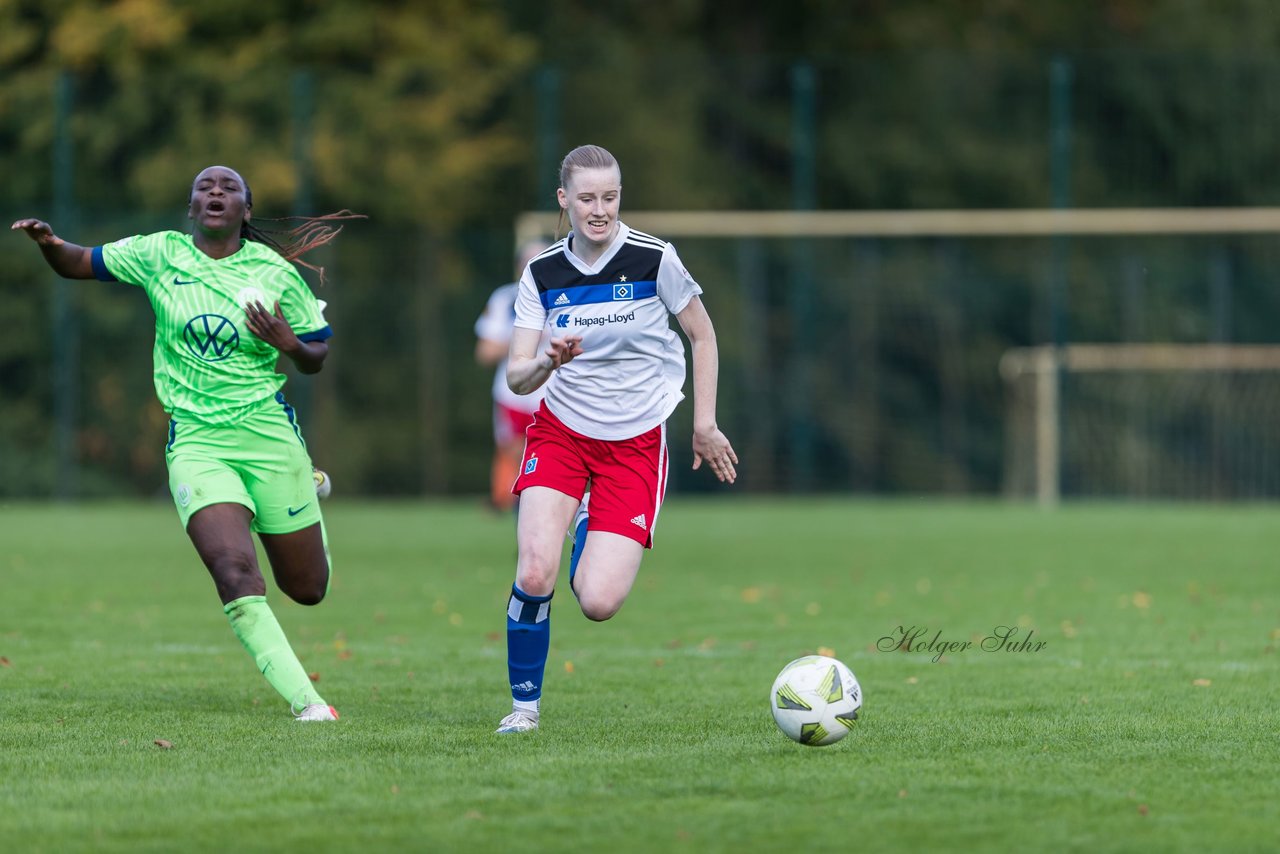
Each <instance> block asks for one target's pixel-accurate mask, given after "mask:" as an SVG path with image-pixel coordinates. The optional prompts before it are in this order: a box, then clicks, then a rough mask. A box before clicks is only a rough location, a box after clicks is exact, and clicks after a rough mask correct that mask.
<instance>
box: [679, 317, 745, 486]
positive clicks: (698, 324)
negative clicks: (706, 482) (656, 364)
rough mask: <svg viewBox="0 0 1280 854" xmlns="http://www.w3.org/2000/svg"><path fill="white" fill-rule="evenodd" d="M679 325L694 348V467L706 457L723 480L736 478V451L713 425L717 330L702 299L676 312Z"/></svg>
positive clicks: (718, 364)
mask: <svg viewBox="0 0 1280 854" xmlns="http://www.w3.org/2000/svg"><path fill="white" fill-rule="evenodd" d="M676 319H677V320H679V321H680V328H681V329H683V330H684V334H685V335H687V336H689V346H690V348H691V349H692V350H693V467H694V469H698V468H699V467H701V466H702V461H703V460H706V461H707V465H709V466H710V467H711V471H712V473H714V474H715V476H716V478H718V479H719V480H720V481H721V482H722V483H733V482H734V481H735V480H737V479H738V472H737V470H736V469H734V466H735V465H736V464H737V462H738V455H737V454H736V453H734V450H733V446H732V445H730V444H729V439H728V438H727V437H726V436H725V435H724V433H722V432H720V428H719V427H718V426H717V425H716V384H717V382H718V377H719V373H720V351H719V350H718V349H717V347H716V330H715V327H714V326H713V325H712V324H711V317H710V315H708V314H707V309H706V306H704V305H703V304H702V300H701V299H699V298H698V297H694V298H693V299H691V300H689V304H688V305H686V306H685V307H684V310H683V311H681V312H680V313H679V314H678V315H676Z"/></svg>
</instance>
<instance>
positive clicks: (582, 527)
mask: <svg viewBox="0 0 1280 854" xmlns="http://www.w3.org/2000/svg"><path fill="white" fill-rule="evenodd" d="M587 521H588V519H587V517H586V516H583V517H582V521H581V522H579V523H578V530H576V531H574V532H573V551H571V552H569V589H570V590H573V595H574V596H577V595H578V591H577V590H576V589H574V586H573V577H574V576H575V575H576V574H577V573H578V560H579V558H581V557H582V547H583V546H585V545H586V544H587Z"/></svg>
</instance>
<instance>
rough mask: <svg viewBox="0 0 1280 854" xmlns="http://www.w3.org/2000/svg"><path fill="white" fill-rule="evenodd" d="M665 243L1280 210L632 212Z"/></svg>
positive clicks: (1015, 229)
mask: <svg viewBox="0 0 1280 854" xmlns="http://www.w3.org/2000/svg"><path fill="white" fill-rule="evenodd" d="M623 218H624V219H625V220H626V222H627V224H628V225H630V226H632V227H634V228H637V229H639V230H640V231H645V232H649V233H651V234H654V235H656V236H658V237H664V238H665V237H854V238H856V237H879V238H891V237H1052V236H1054V235H1064V236H1065V235H1073V234H1074V235H1096V236H1111V235H1114V236H1123V235H1137V234H1267V233H1280V208H1076V209H1044V208H1035V209H1010V210H926V211H900V210H877V211H739V210H731V211H627V212H626V213H625V214H624V215H623ZM557 227H559V228H560V229H561V230H562V231H563V230H565V229H567V227H568V226H567V225H565V224H564V223H563V222H562V221H561V215H560V213H559V212H557V211H526V212H525V213H521V214H519V215H518V216H517V217H516V221H515V244H516V246H517V247H519V246H523V245H524V244H525V243H528V242H529V241H532V240H538V239H542V238H545V237H548V236H550V235H554V234H555V233H556V229H557Z"/></svg>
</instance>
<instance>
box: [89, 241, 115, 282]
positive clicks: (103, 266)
mask: <svg viewBox="0 0 1280 854" xmlns="http://www.w3.org/2000/svg"><path fill="white" fill-rule="evenodd" d="M90 259H91V260H92V262H93V277H94V278H95V279H97V280H98V281H100V282H118V281H120V280H119V279H117V278H116V277H115V276H113V275H111V271H110V270H108V269H107V262H106V261H104V260H102V247H101V246H95V247H93V254H92V255H91V256H90Z"/></svg>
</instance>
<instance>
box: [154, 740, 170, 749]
mask: <svg viewBox="0 0 1280 854" xmlns="http://www.w3.org/2000/svg"><path fill="white" fill-rule="evenodd" d="M156 747H158V748H160V749H161V750H169V749H170V748H172V747H173V742H172V741H166V740H165V739H163V738H157V739H156Z"/></svg>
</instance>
